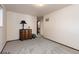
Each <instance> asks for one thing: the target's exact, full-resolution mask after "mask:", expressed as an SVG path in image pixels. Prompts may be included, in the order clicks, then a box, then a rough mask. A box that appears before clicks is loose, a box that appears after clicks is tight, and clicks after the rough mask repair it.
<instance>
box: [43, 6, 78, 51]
mask: <svg viewBox="0 0 79 59" xmlns="http://www.w3.org/2000/svg"><path fill="white" fill-rule="evenodd" d="M46 18H49V22H46V21H45V19H46ZM42 23H43V36H44V37H46V38H49V39H51V40H54V41H57V42H59V43H62V44H65V45H67V46H70V47H73V48H75V49H78V50H79V5H70V6H68V7H65V8H63V9H60V10H57V11H55V12H53V13H50V14H48V15H45V16H44V21H43V22H42Z"/></svg>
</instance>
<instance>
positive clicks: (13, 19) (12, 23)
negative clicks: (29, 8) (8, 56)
mask: <svg viewBox="0 0 79 59" xmlns="http://www.w3.org/2000/svg"><path fill="white" fill-rule="evenodd" d="M21 20H25V21H26V22H27V24H25V29H28V26H30V29H32V33H34V34H37V33H36V32H37V28H36V27H37V24H36V23H37V18H36V17H35V16H31V15H25V14H20V13H16V12H11V11H8V12H7V41H9V40H16V39H19V29H21V28H22V24H20V22H21Z"/></svg>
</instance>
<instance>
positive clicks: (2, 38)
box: [0, 5, 6, 52]
mask: <svg viewBox="0 0 79 59" xmlns="http://www.w3.org/2000/svg"><path fill="white" fill-rule="evenodd" d="M0 6H1V7H2V9H3V11H2V13H3V14H2V24H3V25H1V26H0V52H1V51H2V49H3V47H4V45H5V43H6V9H5V7H4V5H0Z"/></svg>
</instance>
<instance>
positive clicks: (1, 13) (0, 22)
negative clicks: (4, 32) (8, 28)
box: [0, 7, 3, 27]
mask: <svg viewBox="0 0 79 59" xmlns="http://www.w3.org/2000/svg"><path fill="white" fill-rule="evenodd" d="M2 26H3V9H2V8H1V7H0V27H2Z"/></svg>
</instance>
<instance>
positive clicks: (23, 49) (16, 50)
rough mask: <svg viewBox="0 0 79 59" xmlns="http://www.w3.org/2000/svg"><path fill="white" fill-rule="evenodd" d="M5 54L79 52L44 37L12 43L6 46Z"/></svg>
mask: <svg viewBox="0 0 79 59" xmlns="http://www.w3.org/2000/svg"><path fill="white" fill-rule="evenodd" d="M2 53H4V54H77V53H79V51H76V50H73V49H70V48H68V47H65V46H62V45H59V44H57V43H55V42H52V41H49V40H46V39H44V38H42V37H38V38H36V39H29V40H25V41H19V40H17V41H11V42H8V43H7V45H6V46H5V48H4V50H3V52H2Z"/></svg>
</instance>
